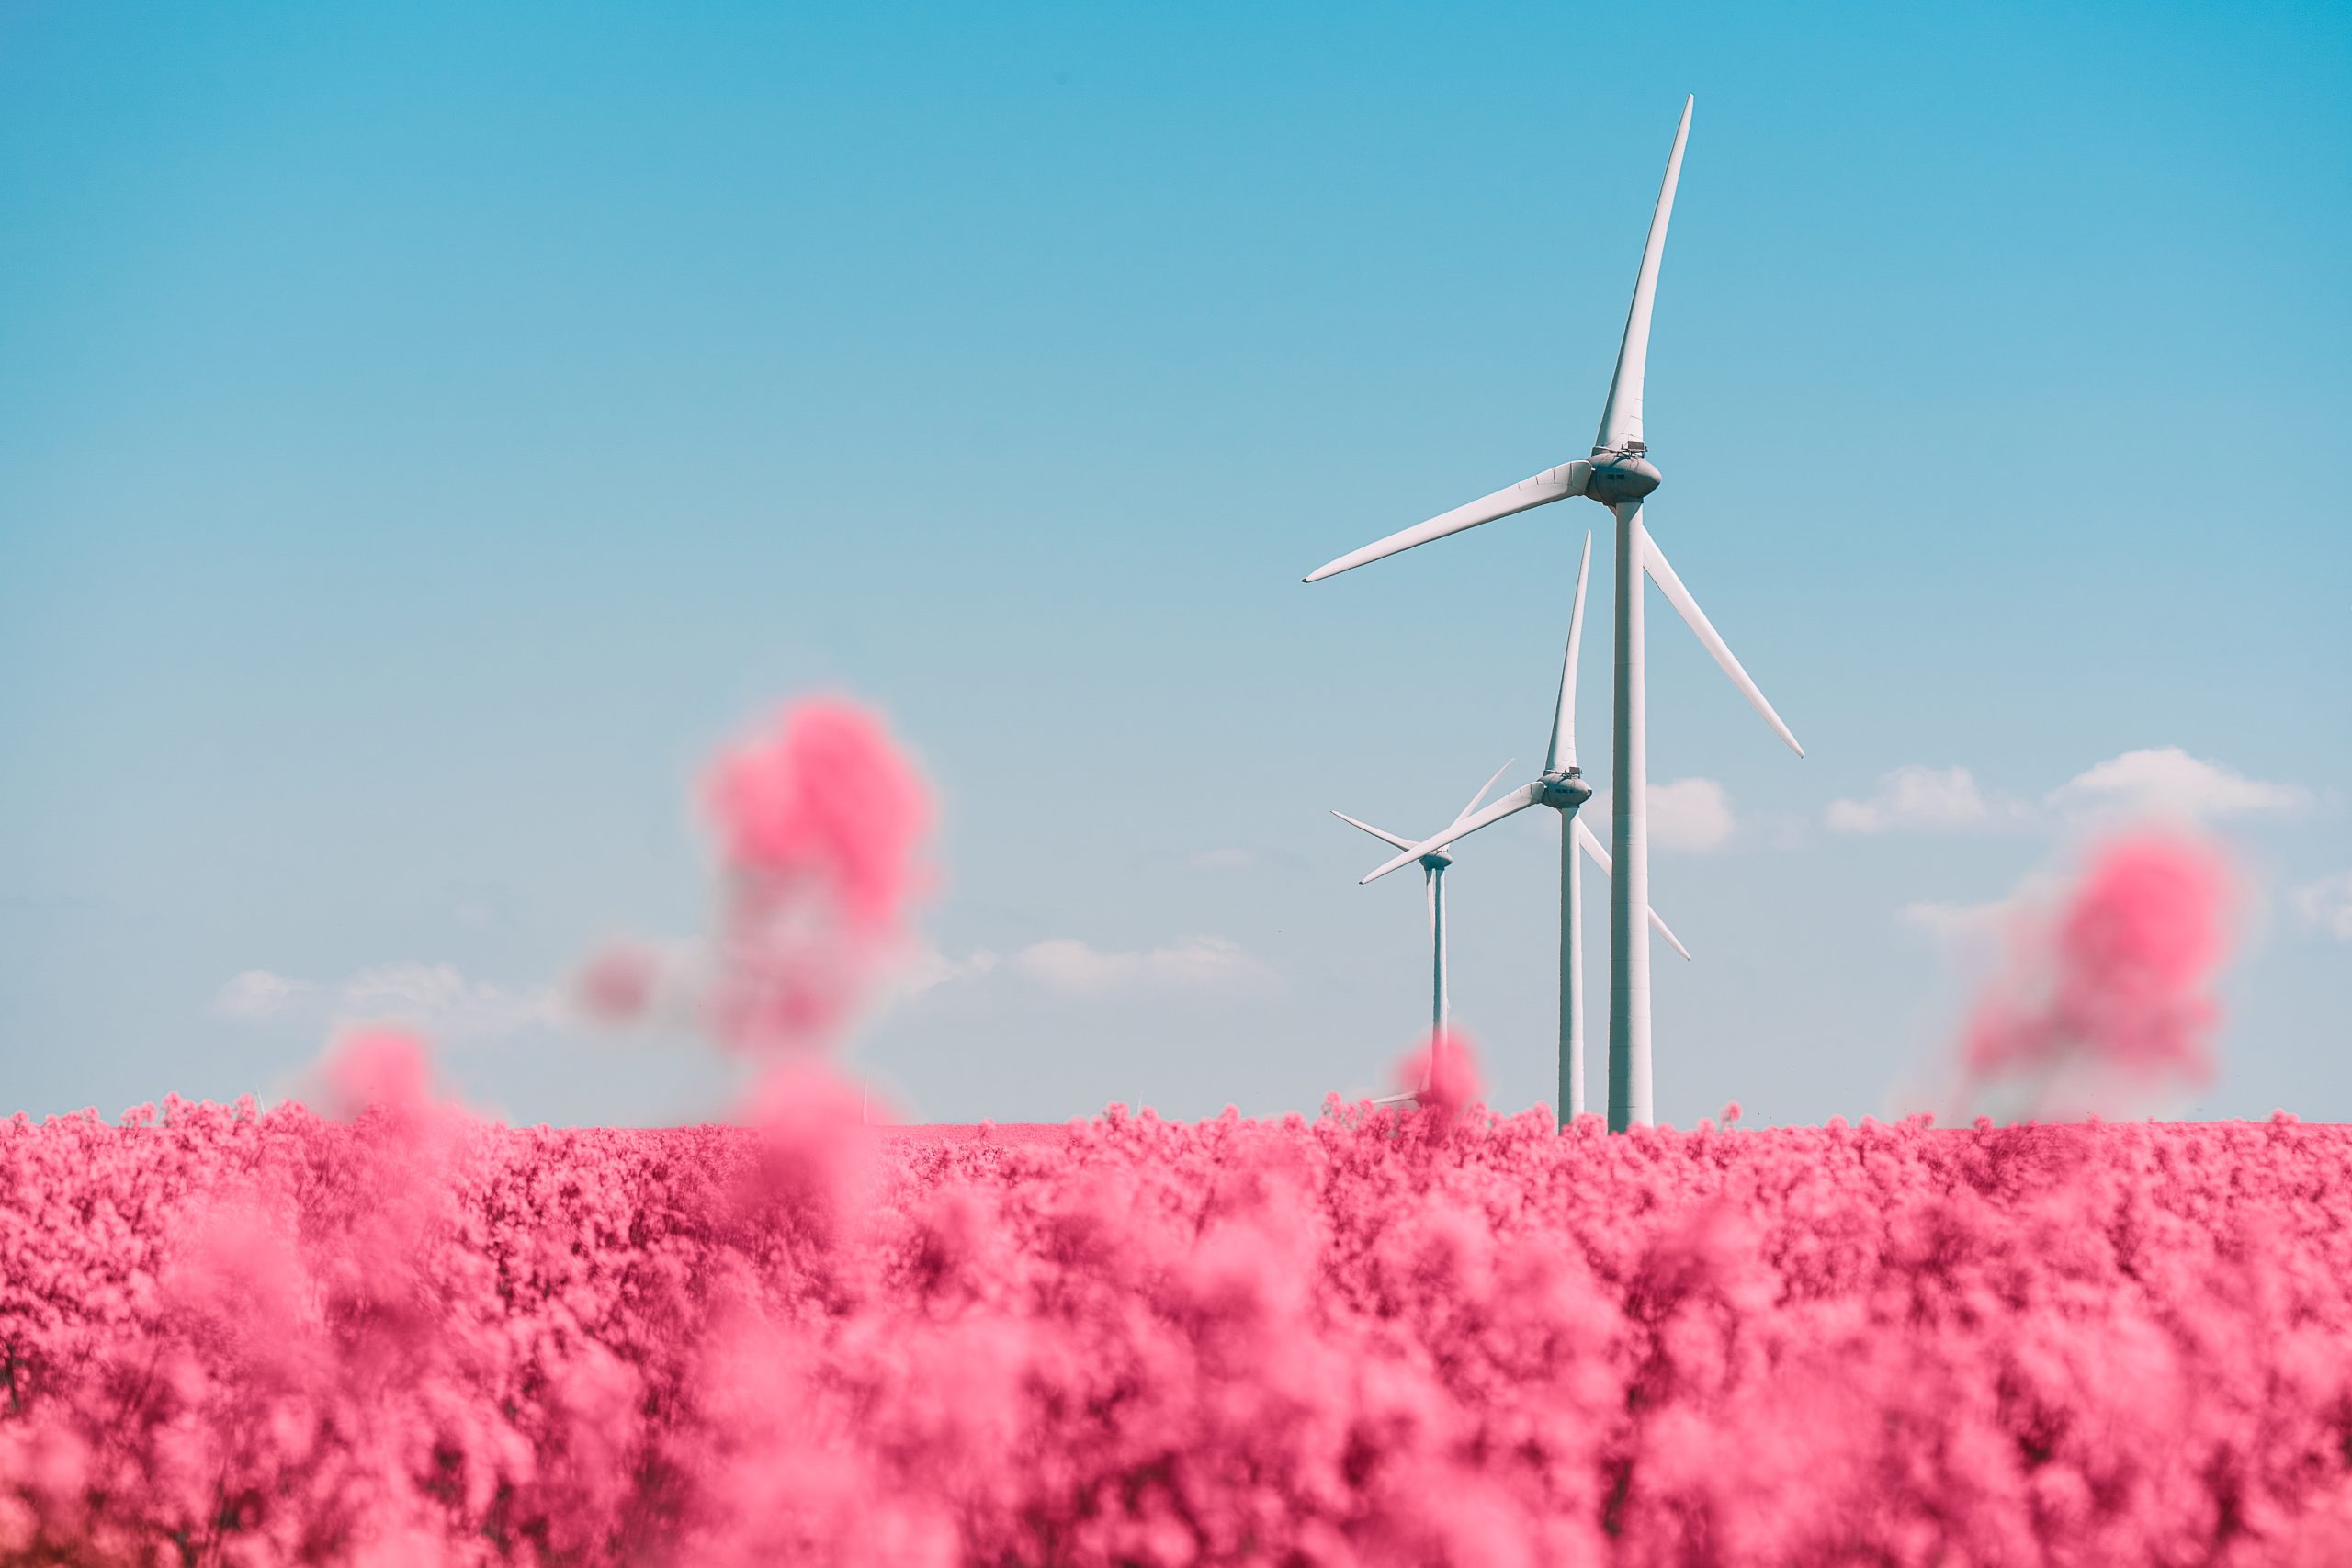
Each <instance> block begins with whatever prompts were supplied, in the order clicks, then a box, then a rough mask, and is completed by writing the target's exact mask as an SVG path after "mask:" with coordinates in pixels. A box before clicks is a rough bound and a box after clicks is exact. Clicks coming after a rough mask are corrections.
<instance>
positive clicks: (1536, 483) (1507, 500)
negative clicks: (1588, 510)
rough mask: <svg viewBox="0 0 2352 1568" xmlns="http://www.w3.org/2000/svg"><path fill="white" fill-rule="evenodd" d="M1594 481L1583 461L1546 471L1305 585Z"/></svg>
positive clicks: (1322, 570) (1359, 554) (1318, 572)
mask: <svg viewBox="0 0 2352 1568" xmlns="http://www.w3.org/2000/svg"><path fill="white" fill-rule="evenodd" d="M1591 478H1592V465H1591V464H1590V463H1588V462H1586V461H1585V460H1584V459H1583V458H1581V457H1579V458H1577V460H1576V461H1575V462H1573V463H1563V464H1561V465H1560V466H1559V467H1558V468H1546V469H1544V471H1543V472H1542V473H1540V474H1538V475H1536V476H1535V477H1534V478H1533V479H1521V480H1520V481H1519V483H1517V484H1515V485H1511V486H1509V487H1508V488H1506V489H1503V490H1498V491H1495V493H1494V494H1492V495H1485V496H1480V497H1479V498H1478V499H1477V500H1476V501H1474V502H1470V503H1469V504H1468V505H1467V506H1457V507H1455V508H1454V509H1453V511H1451V512H1447V513H1440V514H1439V515H1438V516H1435V517H1432V518H1430V520H1429V521H1428V522H1426V523H1416V524H1414V525H1412V526H1411V527H1409V528H1407V529H1405V530H1404V531H1402V532H1401V533H1396V534H1391V535H1389V536H1388V537H1386V538H1385V539H1382V540H1380V541H1379V542H1378V543H1377V544H1371V545H1366V546H1365V547H1363V548H1362V549H1360V550H1356V551H1354V552H1352V553H1351V554H1348V555H1344V556H1341V557H1340V558H1339V559H1338V560H1335V561H1331V562H1329V563H1328V564H1326V565H1323V566H1318V567H1317V568H1316V569H1315V570H1313V571H1310V572H1308V573H1307V574H1306V577H1305V578H1304V579H1302V580H1301V581H1306V582H1320V581H1322V580H1323V579H1325V578H1327V577H1336V576H1338V575H1339V574H1340V572H1343V571H1349V570H1353V569H1355V568H1356V567H1360V566H1362V565H1363V564H1364V563H1365V562H1366V561H1375V560H1378V559H1380V558H1382V557H1383V556H1393V555H1395V554H1396V553H1397V551H1398V550H1409V549H1411V548H1412V547H1414V546H1415V545H1426V544H1428V543H1429V542H1430V540H1431V539H1442V538H1444V537H1445V536H1447V535H1448V534H1459V533H1460V532H1462V530H1463V529H1464V528H1476V526H1477V525H1479V524H1481V523H1492V522H1493V521H1494V520H1495V519H1496V518H1498V517H1508V516H1510V514H1511V513H1514V512H1524V511H1526V510H1527V509H1528V508H1529V507H1531V506H1542V505H1544V504H1546V503H1547V502H1555V501H1566V499H1567V498H1568V497H1570V496H1572V495H1582V494H1583V493H1584V487H1585V482H1586V481H1587V480H1589V479H1591Z"/></svg>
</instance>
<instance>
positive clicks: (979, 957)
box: [891, 942, 998, 1001]
mask: <svg viewBox="0 0 2352 1568" xmlns="http://www.w3.org/2000/svg"><path fill="white" fill-rule="evenodd" d="M997 963H998V959H997V955H996V954H995V953H993V952H991V951H990V950H989V949H988V948H985V947H976V948H974V949H973V950H972V951H971V952H970V953H967V954H966V955H965V956H963V957H961V958H950V957H948V956H947V954H945V953H942V952H940V951H939V949H938V948H937V947H935V946H933V945H932V944H931V943H930V942H925V943H923V945H922V947H921V948H920V949H918V950H917V951H916V952H915V953H913V955H912V956H910V958H909V959H908V960H907V962H906V964H904V966H903V967H901V968H900V969H899V973H898V975H897V976H895V977H894V978H893V979H892V981H891V989H892V990H894V991H895V992H897V994H898V996H899V998H900V999H901V1000H905V1001H912V1000H913V999H914V998H917V997H920V996H922V995H923V994H925V993H926V992H929V991H935V990H937V989H938V988H939V987H942V986H944V985H946V984H948V983H949V982H951V981H955V980H973V979H978V977H979V976H983V975H987V974H990V973H992V972H993V971H994V970H995V968H996V966H997Z"/></svg>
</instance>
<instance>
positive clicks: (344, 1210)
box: [0, 1053, 2352, 1564]
mask: <svg viewBox="0 0 2352 1568" xmlns="http://www.w3.org/2000/svg"><path fill="white" fill-rule="evenodd" d="M394 1055H396V1053H394ZM382 1065H383V1064H382V1063H380V1062H379V1064H378V1066H379V1067H380V1066H382ZM394 1065H395V1066H397V1063H395V1064H394ZM382 1076H383V1075H380V1074H379V1077H382ZM390 1077H391V1078H392V1079H393V1080H394V1081H397V1080H398V1077H399V1075H397V1074H393V1075H390ZM773 1103H775V1105H777V1106H779V1107H782V1108H784V1109H783V1110H782V1111H781V1112H780V1113H779V1114H777V1115H776V1116H775V1117H773V1118H772V1119H771V1120H770V1121H769V1122H767V1123H765V1124H764V1125H763V1127H762V1128H761V1129H759V1130H756V1131H754V1130H749V1129H735V1128H718V1127H707V1128H695V1129H687V1130H679V1131H667V1132H617V1131H581V1132H558V1131H549V1130H548V1129H545V1128H535V1129H533V1128H511V1127H505V1126H500V1125H495V1124H492V1123H487V1122H481V1121H477V1120H474V1119H472V1118H470V1117H469V1116H467V1115H466V1114H464V1113H463V1112H461V1111H456V1110H454V1109H450V1108H446V1107H438V1106H435V1105H432V1104H429V1103H424V1102H422V1101H418V1100H414V1099H413V1098H412V1099H409V1100H406V1101H404V1102H396V1103H392V1104H386V1105H379V1106H376V1107H374V1108H372V1109H369V1110H368V1111H366V1112H365V1113H363V1114H361V1115H359V1116H357V1117H356V1119H354V1120H350V1121H335V1120H328V1119H323V1118H322V1117H319V1116H317V1115H314V1114H312V1113H311V1112H309V1111H304V1110H302V1109H301V1108H300V1107H298V1106H291V1105H289V1106H286V1107H282V1108H279V1109H275V1110H272V1111H268V1112H266V1113H262V1114H256V1113H255V1112H254V1111H253V1110H252V1108H251V1107H250V1106H243V1107H238V1108H234V1109H232V1108H228V1107H222V1106H217V1105H187V1104H183V1103H178V1102H174V1103H173V1104H171V1105H170V1106H169V1107H167V1109H166V1110H165V1111H164V1112H163V1113H162V1115H160V1116H157V1115H155V1114H154V1113H153V1112H152V1111H142V1112H137V1113H133V1114H132V1115H131V1116H130V1117H129V1118H126V1121H125V1122H124V1124H123V1125H120V1126H110V1125H107V1124H106V1123H104V1122H101V1121H99V1120H98V1119H96V1117H80V1118H63V1119H55V1120H51V1121H50V1122H46V1123H43V1124H39V1125H35V1124H31V1123H28V1122H27V1121H25V1120H24V1119H23V1118H18V1119H17V1121H16V1122H14V1123H13V1124H11V1125H6V1126H5V1127H0V1341H4V1342H5V1351H6V1382H7V1404H6V1416H5V1418H4V1419H0V1550H5V1551H6V1560H7V1561H9V1562H75V1563H115V1562H122V1563H130V1562H138V1563H153V1562H164V1563H178V1562H202V1563H212V1562H224V1563H278V1562H355V1563H441V1562H451V1563H470V1562H578V1563H669V1562H675V1563H739V1562H740V1563H753V1562H760V1563H769V1562H860V1563H902V1562H903V1563H939V1564H946V1563H1105V1564H1108V1563H1154V1564H1156V1563H1185V1562H1263V1563H1346V1562H1370V1563H1449V1562H1451V1563H1464V1564H1468V1563H1478V1564H1512V1563H1528V1564H1535V1563H1579V1562H1611V1563H1616V1562H1623V1563H1783V1564H1785V1563H1816V1562H1898V1563H2036V1562H2063V1563H2086V1564H2088V1563H2124V1562H2129V1563H2209V1562H2222V1563H2237V1562H2247V1563H2253V1562H2309V1563H2332V1562H2344V1561H2346V1560H2347V1558H2352V1507H2348V1506H2347V1503H2348V1501H2352V1493H2347V1476H2352V1354H2347V1350H2352V1181H2348V1180H2347V1178H2352V1134H2347V1132H2346V1130H2344V1129H2341V1128H2336V1127H2317V1126H2304V1125H2301V1124H2298V1123H2296V1122H2293V1121H2292V1120H2290V1119H2287V1118H2284V1117H2281V1118H2279V1119H2278V1120H2275V1121H2273V1122H2268V1123H2222V1124H2210V1125H2197V1126H2184V1125H2156V1124H2151V1123H2126V1124H2109V1125H2101V1124H2096V1123H2093V1124H2089V1125H2080V1126H2068V1127H2035V1126H2023V1127H2008V1128H1993V1127H1990V1126H1985V1127H1980V1128H1979V1129H1977V1130H1974V1131H1953V1132H1947V1131H1936V1130H1930V1129H1929V1128H1928V1126H1927V1125H1926V1123H1925V1122H1924V1120H1915V1121H1913V1122H1905V1123H1904V1124H1901V1125H1897V1126H1880V1125H1872V1124H1869V1123H1865V1124H1864V1125H1862V1126H1860V1127H1858V1128H1849V1127H1846V1126H1843V1125H1838V1124H1833V1125H1831V1126H1830V1127H1828V1128H1827V1129H1805V1130H1791V1131H1777V1132H1744V1131H1721V1130H1714V1129H1712V1128H1708V1127H1704V1126H1702V1128H1701V1129H1700V1130H1698V1131H1696V1132H1674V1131H1670V1130H1664V1129H1659V1130H1650V1131H1642V1132H1636V1133H1634V1134H1630V1135H1626V1136H1621V1137H1610V1136H1607V1135H1605V1134H1602V1133H1601V1132H1600V1129H1599V1128H1598V1127H1597V1125H1595V1124H1594V1123H1593V1122H1591V1121H1590V1120H1589V1119H1588V1120H1587V1121H1586V1122H1584V1123H1582V1124H1579V1125H1578V1126H1577V1127H1575V1128H1573V1129H1570V1130H1569V1131H1568V1132H1567V1133H1566V1134H1559V1133H1557V1132H1555V1130H1554V1128H1553V1127H1552V1125H1551V1123H1550V1122H1549V1120H1548V1118H1547V1117H1546V1116H1545V1115H1544V1113H1543V1112H1541V1111H1535V1112H1530V1113H1528V1114H1526V1115H1522V1116H1520V1117H1516V1118H1511V1119H1508V1120H1498V1119H1494V1118H1491V1117H1488V1116H1487V1115H1485V1114H1484V1113H1482V1112H1478V1111H1475V1110H1473V1111H1466V1112H1454V1113H1449V1112H1447V1111H1442V1110H1426V1111H1408V1112H1404V1113H1397V1112H1393V1111H1372V1110H1370V1109H1369V1108H1367V1107H1361V1106H1359V1107H1352V1108H1349V1107H1341V1106H1340V1105H1339V1104H1338V1102H1337V1101H1336V1100H1335V1101H1333V1102H1332V1103H1331V1105H1330V1106H1329V1107H1328V1108H1327V1111H1326V1113H1325V1114H1324V1115H1323V1116H1321V1117H1320V1118H1318V1119H1316V1120H1311V1121H1310V1120H1306V1119H1303V1118H1297V1117H1292V1118H1289V1119H1285V1120H1283V1121H1280V1122H1247V1121H1242V1120H1238V1119H1237V1118H1233V1117H1230V1116H1228V1117H1227V1118H1225V1119H1223V1120H1220V1121H1213V1122H1204V1123H1201V1124H1198V1125H1182V1124H1172V1123H1168V1122H1161V1121H1159V1120H1157V1119H1155V1118H1153V1117H1152V1116H1150V1115H1148V1114H1145V1115H1143V1116H1140V1117H1133V1116H1129V1115H1126V1114H1125V1112H1123V1111H1114V1112H1113V1113H1112V1114H1110V1115H1108V1116H1106V1117H1104V1118H1103V1119H1101V1120H1097V1121H1092V1122H1082V1123H1079V1124H1076V1125H1074V1126H1073V1127H1071V1128H1069V1129H1068V1130H1067V1132H1066V1134H1064V1135H1061V1136H1058V1137H1057V1136H1054V1135H1051V1134H1044V1135H1040V1134H1037V1133H1024V1132H1023V1131H1022V1130H1019V1129H1002V1130H995V1131H994V1132H990V1131H987V1130H980V1129H966V1130H959V1132H960V1134H961V1135H957V1136H952V1137H943V1136H940V1135H937V1134H938V1132H939V1130H923V1131H918V1132H893V1131H888V1130H877V1129H869V1128H865V1127H861V1126H859V1125H858V1124H857V1119H856V1117H857V1113H856V1103H857V1102H856V1099H855V1091H854V1090H853V1089H849V1088H848V1087H847V1086H844V1085H842V1084H841V1083H840V1082H839V1081H838V1080H835V1079H833V1078H831V1077H826V1076H824V1075H823V1074H821V1073H820V1071H819V1070H818V1069H815V1068H813V1067H811V1068H809V1069H807V1070H805V1071H803V1072H801V1073H799V1074H798V1075H797V1082H796V1083H795V1084H794V1085H793V1087H792V1092H791V1093H789V1094H781V1095H778V1096H776V1097H775V1099H774V1101H773Z"/></svg>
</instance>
